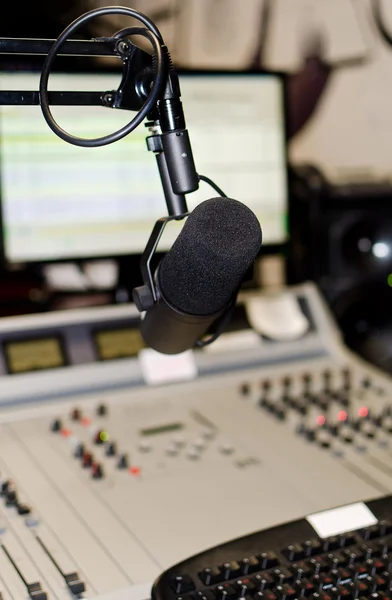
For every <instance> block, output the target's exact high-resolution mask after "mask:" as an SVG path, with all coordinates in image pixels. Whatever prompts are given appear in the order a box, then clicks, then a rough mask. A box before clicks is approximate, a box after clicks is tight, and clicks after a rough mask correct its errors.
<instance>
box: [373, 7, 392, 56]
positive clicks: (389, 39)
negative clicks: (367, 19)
mask: <svg viewBox="0 0 392 600" xmlns="http://www.w3.org/2000/svg"><path fill="white" fill-rule="evenodd" d="M371 7H372V11H373V17H374V20H375V22H376V25H377V28H378V31H379V32H380V34H381V36H382V38H383V40H384V42H386V43H387V44H388V45H389V46H392V34H391V33H390V32H389V31H388V30H387V28H386V25H385V23H384V17H383V13H382V9H381V1H380V0H372V1H371Z"/></svg>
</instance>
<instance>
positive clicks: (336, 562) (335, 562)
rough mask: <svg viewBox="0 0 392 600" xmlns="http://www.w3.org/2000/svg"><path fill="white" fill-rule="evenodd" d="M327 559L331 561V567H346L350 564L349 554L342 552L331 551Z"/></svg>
mask: <svg viewBox="0 0 392 600" xmlns="http://www.w3.org/2000/svg"><path fill="white" fill-rule="evenodd" d="M326 560H327V561H328V562H329V564H330V567H331V569H337V568H338V567H344V566H346V565H347V564H348V559H347V556H346V555H345V554H343V553H342V552H330V553H329V554H328V555H327V558H326Z"/></svg>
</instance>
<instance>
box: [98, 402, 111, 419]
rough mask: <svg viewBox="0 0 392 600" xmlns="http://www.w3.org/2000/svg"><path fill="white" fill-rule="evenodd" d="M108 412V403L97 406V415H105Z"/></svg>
mask: <svg viewBox="0 0 392 600" xmlns="http://www.w3.org/2000/svg"><path fill="white" fill-rule="evenodd" d="M107 414H108V407H107V406H106V404H100V405H99V406H98V407H97V415H98V416H99V417H104V416H105V415H107Z"/></svg>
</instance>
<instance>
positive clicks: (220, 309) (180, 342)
mask: <svg viewBox="0 0 392 600" xmlns="http://www.w3.org/2000/svg"><path fill="white" fill-rule="evenodd" d="M261 241H262V233H261V227H260V223H259V221H258V219H257V217H256V215H255V214H254V213H253V212H252V211H251V210H250V208H248V207H247V206H245V204H242V203H241V202H239V201H238V200H232V199H230V198H212V199H210V200H205V201H204V202H201V203H200V204H199V205H198V206H197V207H196V208H195V209H194V210H193V211H192V212H191V214H190V215H189V216H188V217H187V220H186V222H185V225H184V227H183V229H182V231H181V232H180V234H179V236H178V237H177V239H176V240H175V242H174V244H173V246H172V247H171V249H170V250H169V252H168V253H167V254H166V256H165V257H164V258H163V260H162V261H161V262H160V263H159V265H158V267H157V270H156V272H155V275H154V278H155V286H156V292H157V302H156V303H155V304H154V305H153V306H152V308H150V309H148V310H147V311H146V312H145V315H144V318H143V319H142V321H141V327H140V333H141V335H142V337H143V339H144V341H145V342H146V344H147V345H148V346H150V347H151V348H153V349H154V350H157V351H158V352H161V353H162V354H179V353H180V352H184V351H185V350H188V349H190V348H193V347H194V346H195V344H196V342H197V341H198V340H200V339H201V338H202V337H203V336H204V335H205V333H206V332H207V330H208V328H209V327H210V325H212V323H213V322H214V321H215V320H216V319H217V318H219V317H220V316H222V315H223V314H224V313H225V312H226V311H227V310H228V308H229V307H230V306H231V305H232V304H233V302H235V299H236V296H237V292H238V290H239V287H240V285H241V282H242V280H243V277H244V275H245V273H246V271H247V270H248V268H249V267H250V266H251V264H252V263H253V261H254V259H255V258H256V256H257V254H258V252H259V250H260V246H261Z"/></svg>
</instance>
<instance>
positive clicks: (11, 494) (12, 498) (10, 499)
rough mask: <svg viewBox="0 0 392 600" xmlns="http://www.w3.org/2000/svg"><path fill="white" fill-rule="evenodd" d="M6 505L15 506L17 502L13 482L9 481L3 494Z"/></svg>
mask: <svg viewBox="0 0 392 600" xmlns="http://www.w3.org/2000/svg"><path fill="white" fill-rule="evenodd" d="M4 497H5V503H6V506H16V505H17V503H18V495H17V493H16V487H15V485H14V484H13V483H10V484H9V485H8V487H7V491H6V492H5V494H4Z"/></svg>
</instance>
